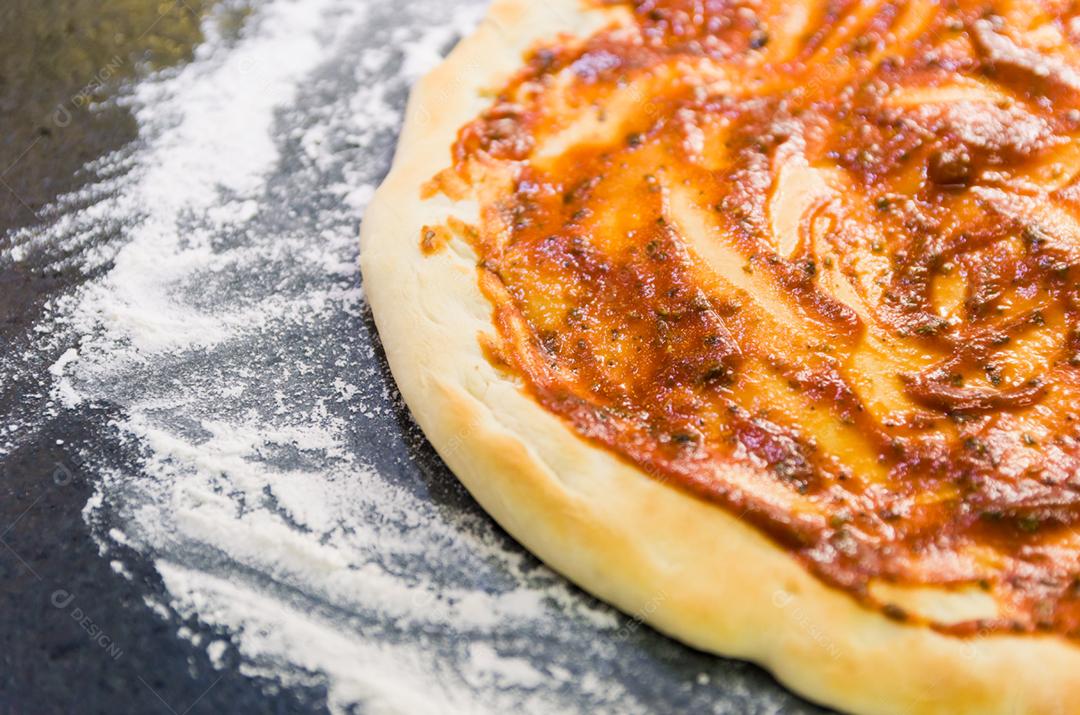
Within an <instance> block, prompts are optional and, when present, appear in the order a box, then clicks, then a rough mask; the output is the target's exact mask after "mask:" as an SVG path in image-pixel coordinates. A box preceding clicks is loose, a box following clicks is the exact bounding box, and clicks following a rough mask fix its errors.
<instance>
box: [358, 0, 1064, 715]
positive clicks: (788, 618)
mask: <svg viewBox="0 0 1080 715" xmlns="http://www.w3.org/2000/svg"><path fill="white" fill-rule="evenodd" d="M604 22H605V17H604V16H603V14H602V13H601V12H600V11H597V10H589V11H584V10H582V9H581V8H580V6H579V4H578V2H577V0H548V1H547V2H530V1H529V0H496V1H495V3H494V5H493V6H492V8H491V9H490V12H489V15H488V17H487V18H486V19H485V20H484V22H483V23H482V24H481V25H480V27H479V28H478V29H477V31H476V32H475V33H474V34H473V35H472V36H470V37H469V38H467V39H466V40H464V41H463V42H461V43H460V44H459V45H458V46H457V48H456V49H455V50H454V51H453V53H452V54H451V55H450V56H449V58H448V59H447V60H446V61H445V62H444V63H443V64H442V65H441V66H439V67H438V68H437V69H435V70H434V71H433V72H432V73H431V74H429V75H428V76H427V77H425V78H424V79H423V80H422V81H421V82H420V83H419V84H418V86H417V87H416V88H415V90H414V91H413V94H412V97H411V99H410V102H409V107H408V112H407V115H406V120H405V127H404V131H403V133H402V135H401V140H400V144H399V146H398V150H397V155H396V157H395V160H394V165H393V168H392V170H391V172H390V174H389V176H388V177H387V178H386V180H385V182H384V183H383V185H382V186H381V187H380V188H379V190H378V192H377V193H376V195H375V198H374V200H373V201H372V203H371V205H370V206H369V208H368V209H367V213H366V216H365V218H364V222H363V230H362V257H361V263H362V269H363V276H364V287H365V292H366V294H367V298H368V301H369V303H370V305H371V307H372V311H373V312H374V316H375V321H376V324H377V325H378V329H379V333H380V335H381V337H382V342H383V345H384V347H385V350H386V356H387V359H388V360H389V363H390V367H391V369H392V371H393V374H394V377H395V379H396V380H397V383H398V386H399V387H400V389H401V392H402V395H403V396H404V398H405V401H406V402H407V403H408V405H409V407H410V409H411V410H412V413H413V415H414V417H415V418H416V421H417V422H418V423H419V424H420V426H421V428H422V429H423V430H424V432H425V434H426V435H427V437H428V438H429V439H430V440H431V442H432V443H433V444H434V446H435V448H436V450H437V451H438V452H439V454H440V455H441V456H442V458H443V459H444V460H445V461H446V463H447V464H448V465H449V466H450V468H451V469H452V470H453V471H454V473H455V474H456V475H457V476H458V478H459V479H460V480H461V481H462V482H463V483H464V484H465V486H466V487H467V488H468V490H469V491H470V492H471V493H472V495H473V496H474V497H475V498H476V500H477V501H478V502H480V504H481V505H482V506H483V508H484V509H485V510H486V511H487V512H488V513H489V514H491V516H493V517H494V518H495V519H496V520H497V521H498V522H499V524H500V525H502V527H503V528H505V529H506V530H507V531H508V532H510V534H512V535H513V536H514V537H515V538H516V539H517V540H518V541H520V542H521V543H522V544H523V545H524V546H525V547H526V548H528V549H529V550H530V551H531V552H533V553H534V554H536V555H537V556H538V557H540V558H541V559H542V560H543V561H544V562H545V563H547V564H548V565H549V566H551V567H552V568H553V569H555V570H556V571H559V572H560V573H562V574H563V575H565V576H566V577H567V578H569V579H570V580H572V581H574V582H575V583H577V584H578V585H579V586H581V587H582V588H584V589H586V590H587V591H589V592H591V593H592V594H594V595H596V596H597V597H598V598H600V599H603V600H604V601H607V602H609V603H611V604H614V605H615V606H617V607H618V608H620V609H621V610H623V611H625V612H626V613H629V614H631V615H633V616H636V617H638V618H641V619H642V620H644V621H646V622H647V623H649V624H650V625H652V626H653V627H655V628H657V629H659V630H660V631H663V632H664V633H667V634H669V635H671V636H673V637H675V638H677V639H679V640H681V641H683V642H684V643H687V644H689V645H691V646H694V647H696V648H700V649H702V650H707V651H711V652H714V653H719V654H722V655H725V656H731V657H735V658H742V659H746V660H751V661H754V662H756V663H759V664H761V665H762V666H764V667H765V668H767V669H769V670H770V671H771V672H772V673H773V674H774V675H775V676H776V677H777V678H778V679H779V680H780V681H782V682H783V683H785V684H786V685H787V686H789V687H790V688H791V689H793V690H795V691H797V692H799V693H801V694H802V695H804V696H806V697H808V698H810V699H812V700H816V701H818V702H821V703H824V704H828V705H830V706H833V707H836V708H840V709H842V710H846V711H850V712H853V713H867V714H879V713H880V714H883V715H884V714H887V713H888V714H893V713H897V714H899V713H980V714H992V713H1053V714H1060V715H1066V714H1069V713H1077V712H1080V678H1077V677H1076V676H1077V674H1078V673H1080V648H1078V647H1077V646H1076V645H1075V644H1074V643H1071V642H1069V641H1067V640H1066V639H1064V638H1062V637H1058V636H1050V635H1048V636H1031V635H1025V636H1008V635H987V636H978V637H973V638H966V639H965V638H958V637H952V636H946V635H942V634H940V633H938V632H936V631H934V630H931V629H929V628H927V627H922V626H915V625H907V624H904V623H902V622H898V621H895V620H892V619H890V618H887V617H886V616H884V615H882V614H881V613H879V612H877V611H874V610H871V609H868V608H865V607H863V606H861V605H860V604H859V603H857V602H856V601H855V600H854V599H853V598H852V597H851V596H849V595H848V594H846V593H844V592H841V591H838V590H835V589H832V588H830V587H828V586H826V585H825V584H823V583H822V582H821V581H819V580H818V579H816V578H815V577H813V576H812V575H811V574H810V573H809V572H808V571H807V570H806V569H805V568H804V567H803V566H802V565H800V564H799V563H797V562H796V561H795V560H794V559H793V558H792V557H791V556H790V555H789V554H788V553H787V552H786V551H784V550H783V549H781V548H779V547H778V546H776V545H775V544H773V543H772V542H771V541H769V540H768V539H767V538H766V537H764V536H763V535H762V534H760V533H759V532H758V531H756V530H754V529H753V528H751V527H749V526H748V525H746V524H745V523H743V522H742V521H740V520H739V519H738V518H737V517H736V516H735V515H732V514H729V513H728V512H726V511H724V510H722V509H720V508H718V507H716V506H715V505H710V504H708V503H706V502H704V501H702V500H700V499H698V498H696V497H693V496H690V495H688V494H686V493H684V492H683V491H680V490H679V489H678V488H676V487H674V486H672V485H667V484H664V483H662V482H661V481H659V480H657V479H655V478H653V477H650V476H648V475H646V474H645V473H644V472H642V471H641V470H640V469H638V468H636V467H634V466H631V465H630V464H628V463H626V462H624V461H622V460H620V459H619V458H617V457H616V456H614V455H613V454H611V453H610V452H608V451H606V450H604V449H602V448H600V447H598V446H595V445H593V444H591V443H589V442H587V441H585V440H583V439H582V438H580V437H579V436H577V435H576V434H575V433H574V432H573V431H572V430H571V428H570V427H569V426H567V425H566V424H565V423H564V422H563V421H561V420H560V419H559V418H557V417H556V416H554V415H552V414H551V413H549V412H547V411H546V410H544V409H543V408H542V407H541V406H539V405H538V404H537V403H536V402H535V401H534V400H533V399H532V398H530V397H529V396H528V395H527V394H526V393H525V391H524V390H523V389H522V385H521V384H520V383H519V382H517V381H515V380H514V379H512V378H510V377H508V376H507V375H506V374H504V373H502V372H500V371H498V370H496V368H494V367H493V366H492V365H491V364H490V363H489V362H488V360H487V359H486V358H485V356H484V354H483V352H482V350H481V346H480V342H479V340H478V336H479V335H480V334H491V333H493V332H494V329H493V326H492V306H491V304H490V303H489V302H488V301H487V299H485V298H484V297H483V296H482V295H481V293H480V290H479V287H478V283H477V270H476V256H475V254H474V253H473V252H472V249H471V248H470V247H469V246H468V244H467V243H466V242H464V241H463V240H461V239H457V238H455V239H453V240H452V241H451V243H450V244H449V245H448V246H447V249H446V250H443V251H440V252H439V253H437V254H435V255H431V256H425V255H424V254H423V253H422V252H421V249H420V243H419V237H420V232H421V228H422V227H423V226H424V225H437V224H440V223H443V222H444V221H445V219H446V218H447V217H448V216H451V215H453V216H456V217H458V218H462V219H465V220H469V219H470V218H471V217H474V216H475V214H476V206H475V205H472V204H469V203H460V204H457V205H455V204H453V203H452V202H451V201H450V200H448V199H447V198H445V197H443V196H438V197H435V198H432V199H427V200H423V199H421V186H422V185H423V184H424V183H425V182H427V181H428V180H429V179H431V178H432V177H433V176H434V175H435V174H436V173H438V172H439V171H440V170H442V169H444V168H446V167H447V166H448V165H449V163H450V155H449V148H450V146H451V145H452V143H453V142H454V140H455V137H456V134H457V131H458V129H459V128H460V127H461V126H462V125H464V124H465V123H467V122H468V121H469V120H471V119H473V118H474V117H476V116H477V115H478V114H479V113H480V112H481V111H482V110H483V109H484V108H485V107H486V106H487V105H488V104H489V102H490V99H489V98H488V97H489V94H488V93H487V92H485V90H490V89H491V88H494V87H498V86H499V85H500V84H501V83H502V82H504V81H505V80H506V79H508V78H509V76H510V75H511V74H512V73H513V72H514V71H515V70H516V69H517V68H518V67H519V66H520V65H521V58H522V54H523V52H525V51H526V50H527V49H528V48H529V47H530V46H531V45H533V44H534V43H535V42H537V41H539V40H541V39H552V38H554V37H555V36H556V35H557V34H558V33H572V34H583V33H588V32H590V31H592V30H593V29H595V28H596V27H598V26H599V25H601V24H603V23H604Z"/></svg>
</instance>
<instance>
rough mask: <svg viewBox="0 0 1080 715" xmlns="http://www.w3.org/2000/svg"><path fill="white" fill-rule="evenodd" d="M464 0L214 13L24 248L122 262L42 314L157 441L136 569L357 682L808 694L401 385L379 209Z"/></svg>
mask: <svg viewBox="0 0 1080 715" xmlns="http://www.w3.org/2000/svg"><path fill="white" fill-rule="evenodd" d="M450 5H451V4H450V3H444V2H442V1H441V0H424V1H420V2H409V3H392V4H391V3H375V2H372V3H362V2H347V1H345V0H305V1H304V2H299V1H296V0H267V2H263V3H258V4H256V6H255V11H254V14H253V15H252V17H251V18H249V20H248V24H247V26H246V28H245V30H244V31H243V32H242V33H241V36H240V38H239V39H238V40H235V41H233V40H227V39H225V38H224V37H222V36H220V35H219V34H218V33H216V32H215V29H214V23H213V18H212V17H211V18H210V20H208V21H207V27H206V30H205V31H206V34H207V37H208V40H207V42H206V43H205V44H204V45H203V46H202V47H200V48H199V50H198V52H197V54H196V58H195V61H194V62H192V63H191V64H190V65H188V66H186V67H185V68H183V69H181V70H178V71H174V72H171V73H168V74H164V75H162V76H159V77H156V78H153V79H152V80H150V81H148V82H146V83H144V84H142V85H140V86H139V87H137V88H136V89H135V90H134V92H133V96H132V98H131V101H132V102H133V104H134V106H135V108H136V114H137V118H138V121H139V124H140V128H141V133H142V138H141V139H140V142H139V143H138V145H137V146H136V147H134V148H133V149H130V150H128V151H125V152H124V153H123V154H121V155H117V156H114V157H110V158H108V159H106V160H105V161H104V162H103V163H102V166H100V167H98V169H99V173H100V174H102V175H103V176H106V177H111V178H106V179H105V180H103V181H102V182H101V183H100V184H98V185H96V186H94V187H91V188H90V189H88V190H86V191H84V192H82V193H81V194H80V195H79V196H77V197H70V198H69V199H67V200H66V203H63V202H62V205H61V206H60V207H58V208H57V211H59V212H61V213H62V215H63V217H62V218H61V219H60V220H59V221H58V222H57V223H56V225H54V226H53V227H51V228H49V229H48V230H47V231H46V232H45V233H43V234H38V235H27V236H26V237H24V240H23V241H21V242H20V243H19V246H20V247H19V248H18V249H16V250H15V251H12V252H11V253H10V255H8V256H6V257H5V258H6V259H7V260H15V261H17V260H19V258H20V255H19V253H20V252H25V251H45V252H52V253H53V254H55V256H56V261H58V262H59V261H78V262H80V264H81V265H82V267H83V268H84V269H85V270H86V271H87V272H91V271H101V275H100V276H99V277H97V278H94V279H93V280H91V281H90V282H88V283H87V284H86V285H85V286H83V287H82V288H81V289H79V290H78V291H77V292H76V293H75V294H73V295H70V296H69V297H67V298H66V299H64V300H62V301H61V302H60V303H59V304H57V305H55V306H52V311H51V315H52V317H51V318H50V319H49V321H50V322H49V325H46V326H43V328H42V330H43V332H49V331H56V332H60V331H64V332H67V333H68V334H75V335H78V336H79V347H78V349H76V350H71V351H68V352H67V353H66V354H65V355H64V356H63V357H62V358H61V359H60V361H58V362H57V363H56V364H54V365H53V367H52V369H51V373H52V376H53V378H54V388H53V390H54V396H55V398H56V401H57V402H58V403H59V404H63V405H65V406H66V407H67V408H69V409H74V408H77V407H78V406H80V405H86V404H105V405H110V406H113V407H116V408H118V412H119V413H120V414H121V415H122V417H120V418H119V419H118V420H117V422H116V423H115V424H114V425H113V428H114V429H115V430H116V432H117V433H118V434H119V435H120V439H121V440H122V441H123V442H124V444H125V445H127V446H128V447H129V448H130V450H131V451H132V452H133V454H134V455H136V457H137V458H136V459H135V460H133V465H126V466H119V465H114V466H112V467H106V468H105V469H104V471H103V473H102V474H101V475H100V481H99V483H98V487H97V490H96V493H95V495H94V497H93V498H92V499H91V500H90V502H89V503H88V504H87V506H86V508H85V512H84V513H85V518H86V520H87V523H88V524H89V525H90V527H91V528H92V530H93V532H94V534H95V536H96V538H97V540H98V543H99V545H100V548H101V550H102V552H103V553H104V554H106V555H107V556H108V557H109V558H115V559H117V561H115V562H114V566H115V568H116V570H117V571H118V572H119V573H121V574H124V573H128V571H127V569H126V568H125V566H124V564H123V562H122V560H121V559H122V558H132V557H130V556H121V555H120V554H121V553H122V554H126V555H130V554H135V555H136V556H135V557H137V558H140V559H144V560H148V561H149V562H151V563H152V564H153V566H154V568H155V569H156V571H157V572H158V573H159V574H160V576H161V578H162V580H163V582H164V584H165V586H166V589H167V594H166V596H165V597H164V598H162V599H158V600H155V601H153V602H152V603H151V606H153V607H154V608H156V609H157V610H159V611H160V612H161V613H162V614H163V617H166V618H169V617H171V614H174V613H175V614H180V615H181V616H183V617H194V618H196V619H198V622H199V623H201V624H204V625H205V626H206V628H205V629H204V630H203V631H201V632H195V631H192V630H191V629H188V628H181V629H179V630H178V636H180V637H187V638H190V639H192V640H193V641H194V642H195V643H196V645H199V646H201V647H205V648H206V649H207V651H208V653H209V654H210V656H211V658H212V659H215V660H217V661H221V660H222V659H223V658H224V655H225V654H226V653H227V652H232V651H235V652H236V654H237V655H238V657H239V661H240V664H241V665H240V667H241V668H242V669H243V670H244V671H245V672H248V673H251V674H253V675H261V676H265V677H267V678H269V679H271V680H272V681H275V682H280V683H282V684H284V685H285V686H289V685H312V684H314V685H317V686H321V687H324V688H325V689H326V692H327V693H328V696H327V697H328V706H329V707H330V709H331V710H333V711H337V712H346V711H348V712H352V711H359V712H371V713H428V712H433V713H434V712H438V713H443V712H447V713H457V712H461V713H482V712H493V713H495V712H509V711H511V710H513V711H518V712H524V713H546V712H618V713H634V712H647V711H655V710H657V709H658V704H660V703H676V702H677V703H680V704H681V705H682V709H686V710H688V711H689V710H692V711H695V712H708V711H729V710H732V711H739V712H769V711H771V710H772V709H773V708H776V707H778V705H779V703H781V702H787V699H786V696H783V695H782V694H780V693H779V691H777V690H775V688H773V689H772V690H769V692H770V693H772V694H771V695H769V696H768V697H761V693H760V692H758V693H757V695H756V696H755V700H754V701H753V703H752V704H751V703H750V701H749V700H748V697H749V693H750V691H751V689H752V688H753V689H758V688H760V686H761V684H762V683H763V682H765V681H764V679H763V678H762V676H761V675H760V674H759V673H757V672H756V671H754V670H752V669H750V668H745V667H741V666H732V665H730V664H724V663H721V662H720V661H717V660H715V659H711V658H706V657H704V656H701V655H699V654H694V653H692V652H690V651H688V650H686V649H684V648H681V647H679V646H677V645H675V644H672V643H670V642H668V641H666V640H664V639H663V638H660V637H658V636H657V635H656V634H654V633H652V632H649V631H648V630H647V629H644V628H643V627H639V626H638V625H637V624H635V623H634V622H632V621H629V620H627V619H625V618H623V617H622V616H619V615H617V614H616V613H614V612H613V611H612V610H610V609H608V608H606V607H604V606H603V605H601V604H598V603H596V602H595V601H593V600H592V599H589V598H588V597H586V596H584V595H583V594H581V593H580V592H579V591H577V590H576V589H574V588H572V587H570V586H568V585H567V584H566V583H565V582H564V581H563V580H562V579H560V578H559V577H557V576H555V575H554V574H552V573H551V572H550V571H548V570H547V569H546V568H544V567H543V566H541V565H539V564H538V563H537V562H536V561H535V560H534V559H533V558H531V557H530V556H529V555H527V554H526V553H524V552H523V551H522V550H521V549H520V548H519V547H518V546H516V545H515V544H514V543H513V542H512V541H510V540H509V539H507V538H506V537H505V535H503V534H502V532H501V531H499V530H498V528H497V527H495V526H494V525H493V524H492V523H491V522H490V521H489V520H488V519H487V518H486V517H484V516H483V515H482V514H481V513H480V512H479V511H478V510H477V509H476V507H475V506H474V505H473V504H472V502H471V500H470V499H469V498H468V496H467V495H466V494H465V493H464V492H463V490H462V489H461V488H460V487H459V486H458V485H457V483H456V482H455V481H454V480H453V477H452V475H450V474H449V473H448V472H447V471H446V469H445V467H443V466H442V465H441V463H440V462H439V461H438V459H437V458H436V457H435V456H434V455H433V453H432V452H431V450H430V448H429V447H427V445H426V443H425V442H424V441H423V438H422V436H421V435H420V434H419V433H418V431H417V430H416V428H415V427H414V426H413V425H412V423H411V421H410V420H409V419H408V417H407V413H406V411H405V410H404V408H403V406H402V405H401V403H400V401H399V399H398V397H397V395H396V392H395V391H394V388H393V383H392V380H391V379H390V378H389V376H388V373H387V372H386V370H385V367H384V365H383V362H382V358H381V356H380V354H379V353H378V347H377V338H376V335H375V333H374V329H373V327H372V324H371V322H370V319H369V316H368V314H367V310H366V307H365V304H364V298H363V293H362V288H361V286H360V278H359V274H358V270H357V253H358V240H357V234H358V225H359V219H360V216H361V215H362V212H363V207H364V205H365V204H366V202H367V200H368V198H369V197H370V195H371V193H372V192H373V190H374V186H375V184H376V183H377V182H378V180H379V179H380V178H381V176H382V175H383V173H385V171H386V169H387V168H388V166H389V161H390V157H391V154H392V150H393V143H394V139H395V136H396V131H397V127H398V125H399V122H400V117H401V113H402V110H403V108H404V102H405V98H406V95H407V90H408V87H409V85H410V84H411V83H412V82H413V81H415V80H416V79H417V77H418V76H419V75H420V74H421V73H422V72H424V71H426V70H427V69H429V68H430V67H432V66H434V64H435V63H437V62H438V60H439V58H440V56H441V54H443V53H444V52H445V51H446V50H447V49H448V48H449V47H450V46H451V45H452V44H453V42H454V41H455V39H456V38H457V37H458V36H459V35H460V34H461V33H463V32H467V31H468V30H469V29H470V28H471V27H472V26H473V25H474V24H475V23H476V22H477V21H478V19H479V17H480V14H481V11H482V8H481V7H479V6H478V5H477V4H475V3H472V4H465V5H464V6H461V7H458V8H457V9H453V8H451V7H450ZM103 227H109V228H111V229H112V230H114V231H118V232H119V233H120V234H121V235H122V240H120V241H111V242H108V243H107V244H106V243H103V242H99V241H96V240H95V237H96V236H97V235H98V234H99V233H100V232H101V231H102V230H104V229H103ZM106 246H107V247H106ZM119 545H123V546H124V547H125V548H124V549H119V548H118V546H119ZM210 632H215V633H223V634H225V637H224V638H209V637H208V636H207V635H206V634H207V633H210ZM704 671H708V672H704ZM720 673H722V674H723V675H722V678H723V684H722V686H719V685H718V684H717V683H718V681H719V677H720V676H719V674H720ZM765 687H766V688H768V687H769V686H765ZM659 709H661V710H663V709H666V708H659Z"/></svg>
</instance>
